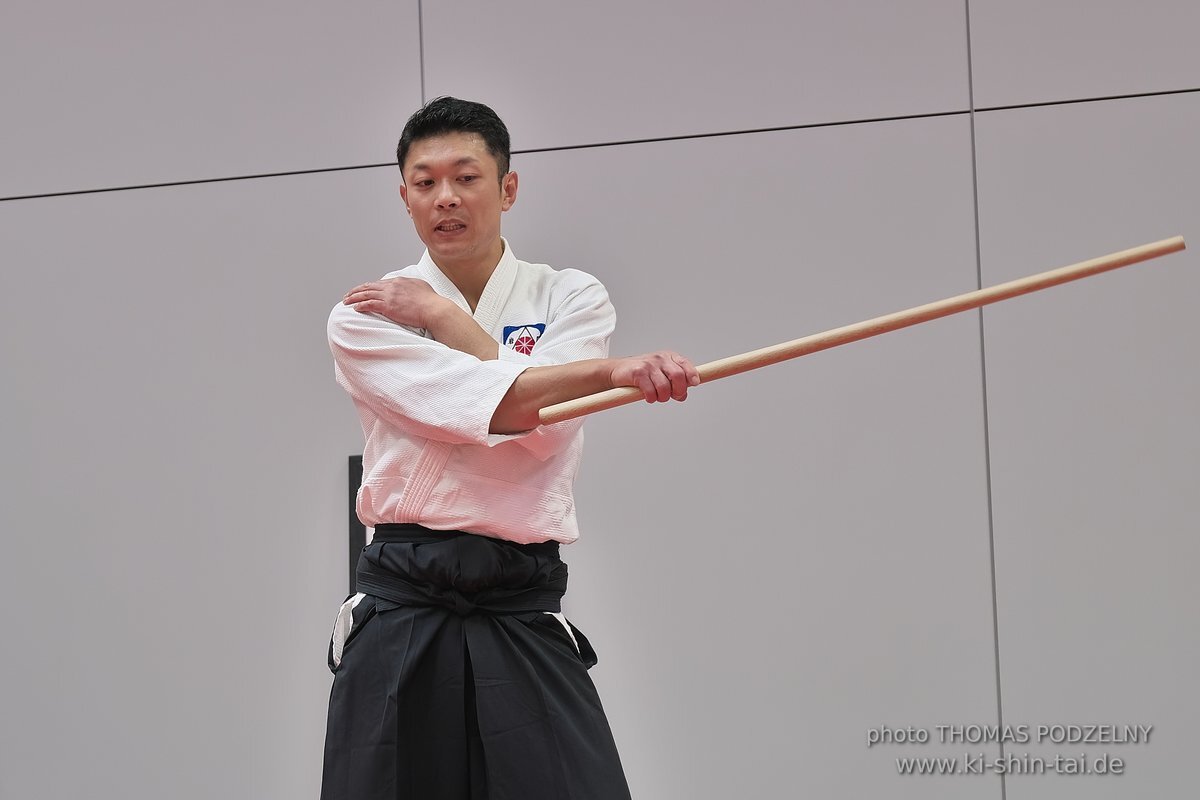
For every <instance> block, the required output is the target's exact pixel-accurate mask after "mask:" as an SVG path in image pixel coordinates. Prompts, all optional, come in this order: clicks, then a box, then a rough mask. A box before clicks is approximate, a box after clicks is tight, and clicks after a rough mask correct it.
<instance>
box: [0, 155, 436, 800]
mask: <svg viewBox="0 0 1200 800" xmlns="http://www.w3.org/2000/svg"><path fill="white" fill-rule="evenodd" d="M394 183H395V171H394V169H391V170H389V169H381V170H373V171H356V172H346V173H335V174H330V175H310V176H296V177H290V178H279V179H271V180H261V181H240V182H236V183H221V184H206V185H202V186H190V187H173V188H168V189H155V190H140V191H132V192H116V193H110V194H103V195H86V196H77V197H59V198H48V199H43V200H28V201H18V202H9V203H3V204H0V239H2V240H3V241H4V242H5V269H4V270H3V272H2V277H0V289H2V291H0V303H2V304H3V306H2V308H3V315H4V320H5V330H6V332H5V337H4V350H3V354H4V364H5V371H6V374H7V375H8V378H7V382H6V386H5V413H4V441H5V446H4V456H3V458H4V463H5V470H4V471H5V500H4V503H3V504H2V510H0V530H3V531H4V537H3V544H2V545H0V550H2V552H0V626H2V627H3V629H4V630H5V631H7V632H8V633H7V634H6V637H7V638H6V642H7V643H6V646H5V658H4V659H3V660H2V662H0V685H3V686H4V687H6V688H5V692H4V698H5V699H4V709H5V710H4V713H3V714H2V715H0V795H2V796H4V797H5V798H9V797H11V798H28V799H29V800H40V799H41V798H47V799H48V798H65V797H92V798H118V797H120V798H155V797H172V798H180V800H190V799H192V798H194V799H195V800H201V799H202V798H203V799H204V800H210V799H211V798H214V797H230V798H233V797H253V798H261V799H262V800H285V798H295V797H305V796H314V793H315V791H316V788H315V787H316V785H317V783H318V781H319V776H320V763H321V743H322V741H323V736H324V719H325V700H326V697H327V696H328V690H329V680H330V676H329V671H328V669H327V668H326V666H325V650H326V646H327V642H328V636H329V631H330V629H331V626H332V623H333V616H334V614H335V612H336V610H337V605H338V603H340V602H341V600H342V598H343V597H344V595H345V583H346V566H345V559H346V556H345V552H346V546H345V535H346V533H345V531H346V507H345V503H346V499H345V484H346V456H347V454H349V453H352V452H361V433H360V431H359V429H358V425H357V421H356V417H355V415H354V411H353V407H352V405H351V403H350V402H349V400H348V398H346V397H345V395H344V393H343V392H342V391H341V389H340V388H339V387H338V386H337V385H336V384H335V382H334V379H333V369H332V361H331V359H330V356H329V351H328V348H327V346H326V343H325V333H324V332H325V319H326V316H327V314H328V312H329V309H330V308H331V307H332V306H333V303H334V302H336V300H337V298H339V297H341V295H342V293H343V292H344V291H345V289H348V288H349V287H350V286H352V285H354V284H355V283H357V282H359V281H361V280H364V279H370V278H374V277H377V276H378V275H380V274H382V273H383V272H384V271H386V270H387V269H390V268H392V267H393V266H394V264H395V263H396V262H395V261H394V257H395V253H396V252H405V253H408V252H411V251H412V250H414V248H415V245H414V242H415V237H413V236H412V234H411V233H410V232H409V231H408V230H407V228H406V226H407V218H406V217H404V216H403V211H402V208H401V206H400V204H399V199H398V198H397V197H396V194H395V189H394Z"/></svg>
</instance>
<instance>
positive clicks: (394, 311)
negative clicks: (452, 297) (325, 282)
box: [342, 278, 450, 329]
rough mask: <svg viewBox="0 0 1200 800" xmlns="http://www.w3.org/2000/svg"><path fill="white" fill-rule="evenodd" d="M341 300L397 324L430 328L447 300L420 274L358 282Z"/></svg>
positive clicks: (355, 308)
mask: <svg viewBox="0 0 1200 800" xmlns="http://www.w3.org/2000/svg"><path fill="white" fill-rule="evenodd" d="M342 302H343V303H345V304H346V305H348V306H353V307H354V310H355V311H360V312H362V313H364V314H379V315H380V316H382V317H387V318H388V319H390V320H391V321H392V322H395V323H396V324H397V325H408V326H410V327H413V328H423V329H428V328H430V327H432V325H431V321H432V320H433V317H434V315H435V313H436V312H437V310H438V309H439V307H440V305H441V304H444V303H446V302H450V301H447V300H446V298H444V297H442V296H441V295H439V294H438V293H437V292H435V291H434V290H433V287H432V286H430V285H429V284H428V283H426V282H425V281H423V280H420V279H418V278H388V279H387V280H382V281H371V282H370V283H364V284H361V285H359V286H355V287H354V288H353V289H351V290H350V291H348V292H346V296H345V297H344V298H342Z"/></svg>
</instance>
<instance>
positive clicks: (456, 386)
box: [328, 303, 531, 447]
mask: <svg viewBox="0 0 1200 800" xmlns="http://www.w3.org/2000/svg"><path fill="white" fill-rule="evenodd" d="M328 333H329V349H330V351H331V352H332V353H333V361H334V374H335V376H336V377H337V382H338V383H339V384H340V385H341V386H342V387H343V388H344V389H345V390H346V391H347V392H349V393H350V396H351V397H353V398H354V399H355V401H357V402H358V403H361V404H363V405H365V406H366V407H367V408H369V409H370V410H371V411H372V412H373V413H374V414H375V415H376V416H377V417H379V418H380V419H381V420H383V421H385V422H386V423H387V424H389V425H391V426H393V427H395V428H397V429H398V430H401V431H403V432H405V433H408V434H410V435H414V436H420V437H421V438H424V439H433V440H435V441H439V442H447V443H449V444H479V445H486V446H488V447H491V446H493V445H496V444H499V443H500V442H503V441H508V440H509V439H512V438H513V437H512V436H501V435H496V434H491V433H488V426H489V425H490V424H491V420H492V415H493V414H494V413H495V411H496V407H497V406H498V405H500V401H501V400H502V399H503V398H504V395H505V393H507V392H508V390H509V387H511V386H512V383H513V381H515V380H516V379H517V376H518V375H520V374H521V373H522V372H524V371H525V369H526V368H528V367H529V366H531V365H530V364H520V363H515V362H513V361H511V360H500V359H497V360H494V361H480V360H479V359H478V358H476V357H475V356H472V355H468V354H466V353H462V352H459V351H458V350H454V349H452V348H450V347H447V346H446V345H444V344H441V343H440V342H437V341H434V340H433V339H428V338H426V337H424V336H422V335H421V332H420V331H418V330H416V329H413V328H409V327H407V326H404V325H397V324H396V323H394V322H392V321H391V320H387V319H384V318H383V317H380V316H376V315H374V314H363V313H360V312H358V311H355V310H354V309H353V308H352V307H350V306H346V305H343V304H341V303H339V304H338V305H337V306H335V307H334V309H333V311H332V312H331V313H330V315H329V325H328Z"/></svg>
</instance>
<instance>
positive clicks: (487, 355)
mask: <svg viewBox="0 0 1200 800" xmlns="http://www.w3.org/2000/svg"><path fill="white" fill-rule="evenodd" d="M443 301H444V302H442V303H439V305H438V309H437V311H436V312H435V313H433V314H431V315H430V318H429V320H428V323H427V325H428V330H429V334H430V335H431V336H432V337H433V338H434V341H437V342H441V343H442V344H444V345H446V346H447V347H451V348H453V349H455V350H457V351H459V352H460V353H466V354H468V355H472V356H475V357H476V358H478V359H479V360H480V361H492V360H494V359H496V358H498V357H499V347H500V346H499V345H498V344H497V343H496V340H495V339H493V338H492V337H491V336H489V335H488V332H487V331H485V330H484V329H483V328H481V327H479V323H478V322H476V321H475V318H474V317H472V316H471V315H470V314H468V313H467V312H466V311H463V310H462V309H461V308H459V307H458V305H457V304H456V303H455V302H454V301H453V300H449V299H445V298H443Z"/></svg>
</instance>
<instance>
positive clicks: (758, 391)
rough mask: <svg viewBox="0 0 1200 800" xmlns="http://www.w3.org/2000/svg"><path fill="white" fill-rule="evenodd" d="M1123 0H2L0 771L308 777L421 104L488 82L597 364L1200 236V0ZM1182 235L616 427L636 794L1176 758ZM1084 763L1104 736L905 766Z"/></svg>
mask: <svg viewBox="0 0 1200 800" xmlns="http://www.w3.org/2000/svg"><path fill="white" fill-rule="evenodd" d="M1131 8H1132V6H1130V5H1129V4H1125V3H1117V2H1080V1H1079V0H1075V1H1072V0H1052V1H1051V2H1039V3H1034V2H1026V1H1025V0H1022V2H1008V0H972V1H971V2H959V1H958V0H916V1H915V2H911V3H892V2H886V0H858V1H856V2H851V3H834V2H823V1H820V2H818V1H817V0H811V1H809V0H806V2H800V3H783V2H772V1H771V0H754V1H753V2H748V3H740V4H736V5H729V4H716V3H713V4H707V3H704V4H700V3H694V2H683V0H669V2H662V3H655V4H644V3H632V2H615V3H607V4H591V5H584V4H565V3H549V2H544V1H543V0H516V1H515V2H510V3H503V4H498V3H494V2H486V1H485V0H460V2H455V3H444V2H434V1H433V0H426V1H425V2H423V3H418V2H416V0H407V1H406V2H399V1H398V0H395V1H394V2H390V3H360V2H350V3H339V4H334V3H326V2H320V3H310V4H304V5H301V6H297V5H296V4H290V3H281V2H278V1H277V0H254V2H249V3H237V4H231V3H219V4H216V5H212V4H209V5H207V6H197V5H195V4H183V3H150V2H146V0H119V2H116V3H109V4H105V6H104V11H103V13H101V12H100V11H99V10H98V7H97V8H93V6H92V5H89V4H84V3H79V2H74V3H66V4H38V3H32V2H10V3H6V5H5V15H4V16H5V25H3V26H0V67H2V70H0V75H3V77H0V102H2V103H3V106H2V107H3V109H4V119H5V134H6V139H5V143H6V145H7V146H6V147H5V149H4V152H3V154H0V258H2V261H3V269H2V270H0V303H2V304H3V320H4V322H3V324H4V339H3V358H4V366H5V375H6V378H5V383H4V385H5V390H4V404H5V405H4V414H3V416H2V417H0V419H3V441H4V448H3V456H2V458H3V463H4V474H3V483H2V484H0V485H3V487H4V488H3V492H4V493H3V503H2V504H0V508H2V512H0V513H2V515H3V516H2V517H0V519H2V522H3V528H2V531H3V536H2V537H0V629H2V630H3V631H4V632H5V646H4V651H3V653H4V658H2V659H0V708H2V709H3V713H0V800H59V799H60V798H77V797H89V798H139V799H140V798H161V797H172V798H179V800H200V799H201V798H204V799H205V800H208V799H209V798H216V797H220V798H247V799H248V800H250V799H252V800H292V799H293V798H302V797H315V796H316V794H317V791H318V787H319V782H320V768H321V746H322V741H323V738H324V723H325V720H324V715H325V702H326V699H327V695H328V690H329V684H330V676H329V673H328V670H327V669H326V666H325V648H326V644H327V640H328V635H329V631H330V626H331V623H332V622H333V616H334V613H335V611H336V608H337V605H338V603H339V602H340V601H341V599H342V598H343V596H344V594H345V591H346V586H345V581H346V571H347V564H346V553H345V551H346V546H345V537H346V508H345V502H346V501H345V494H346V491H345V481H346V473H345V469H346V456H347V455H349V454H350V453H357V452H361V432H360V429H359V427H358V423H357V420H356V419H355V415H354V413H353V410H352V406H351V404H350V402H349V400H348V398H346V397H345V396H344V394H343V393H342V392H341V390H340V389H339V388H338V387H337V386H336V384H335V383H334V381H333V375H332V364H331V360H330V357H329V353H328V349H327V346H326V344H325V339H324V322H325V316H326V314H327V313H328V310H329V308H330V307H331V306H332V304H333V303H334V302H335V301H336V300H337V299H338V298H339V297H340V296H341V294H342V292H344V291H345V289H347V288H349V287H350V286H352V285H354V284H356V283H359V282H361V281H363V280H368V279H373V278H375V277H378V276H379V275H381V274H383V273H384V272H386V271H388V270H391V269H395V268H397V267H399V266H403V265H405V264H408V263H412V262H414V261H415V260H416V259H417V258H418V257H419V255H420V253H421V249H422V248H421V245H420V242H419V240H418V239H417V238H416V236H415V234H414V233H413V231H412V227H411V224H410V222H409V221H408V220H407V218H406V216H405V215H404V213H403V207H402V205H401V204H400V202H399V198H398V196H397V193H396V186H397V184H398V174H397V172H396V169H395V166H394V164H392V165H390V166H389V165H388V163H387V162H389V160H391V159H393V158H394V156H393V151H394V143H395V138H396V137H397V135H398V133H399V129H400V127H401V126H402V124H403V121H404V119H405V118H406V116H407V115H408V114H409V113H411V112H412V111H413V110H414V109H415V108H416V107H417V106H418V105H419V104H420V102H421V101H422V99H430V98H432V97H434V96H437V95H439V94H447V93H450V94H455V95H458V96H462V97H468V98H472V99H479V100H483V101H484V102H488V103H489V104H491V105H493V106H494V107H495V108H496V110H497V111H498V112H499V113H500V114H501V116H503V117H504V118H505V119H506V121H507V122H508V123H509V126H510V128H511V130H512V132H513V138H514V141H513V144H514V148H515V149H516V150H517V151H518V152H517V154H516V155H515V156H514V162H513V164H514V169H516V170H517V171H518V172H519V173H520V176H521V191H520V195H519V198H518V202H517V205H516V207H515V208H514V209H513V211H512V212H511V213H510V214H508V215H507V216H506V218H505V223H504V225H505V234H506V236H507V237H508V238H509V240H510V241H511V242H512V243H513V246H514V249H515V250H516V252H517V254H518V256H519V257H521V258H523V259H525V260H529V261H542V262H547V263H550V264H553V265H555V266H557V267H578V268H581V269H584V270H587V271H589V272H592V273H594V274H596V275H598V276H599V277H601V278H602V279H603V280H604V282H605V283H606V285H607V286H608V287H609V290H610V292H611V294H612V296H613V299H614V302H615V304H616V306H617V310H618V315H619V324H618V331H617V335H616V337H615V340H614V350H615V352H616V353H618V354H629V353H634V352H643V351H646V350H649V349H657V348H664V347H670V348H673V349H678V350H680V351H682V352H685V353H687V354H688V355H690V356H692V357H693V358H694V359H695V360H696V361H698V362H703V361H709V360H713V359H716V358H719V357H722V356H726V355H730V354H733V353H737V352H741V351H744V350H749V349H752V348H755V347H759V346H762V345H766V344H771V343H774V342H777V341H782V340H786V339H791V338H795V337H798V336H802V335H805V334H809V333H814V332H818V331H821V330H825V329H828V328H831V327H835V326H838V325H842V324H845V323H849V322H855V321H858V320H860V319H865V318H867V317H871V316H875V315H878V314H882V313H886V312H889V311H894V310H897V309H900V308H905V307H908V306H913V305H917V304H920V303H923V302H926V301H930V300H935V299H938V298H940V297H943V296H948V295H952V294H957V293H960V292H964V291H969V290H971V289H974V288H977V287H979V286H981V285H990V284H993V283H997V282H1000V281H1004V280H1009V279H1012V278H1016V277H1019V276H1022V275H1026V274H1032V273H1034V272H1038V271H1041V270H1044V269H1049V268H1052V267H1056V266H1062V265H1064V264H1068V263H1072V262H1075V261H1080V260H1083V259H1085V258H1090V257H1092V256H1097V255H1101V254H1104V253H1107V252H1111V251H1114V250H1119V249H1123V248H1125V247H1130V246H1133V245H1136V244H1141V243H1143V242H1148V241H1152V240H1155V239H1160V238H1164V237H1167V236H1171V235H1174V234H1182V235H1184V236H1185V237H1187V238H1188V239H1189V240H1190V242H1191V244H1192V246H1193V248H1200V228H1198V227H1197V224H1196V220H1197V219H1200V189H1198V188H1197V187H1200V166H1198V164H1200V162H1198V161H1197V159H1196V157H1195V141H1196V131H1197V130H1200V51H1198V50H1197V49H1196V48H1195V47H1194V46H1193V45H1192V43H1191V34H1190V32H1191V31H1194V30H1195V27H1196V24H1197V23H1198V22H1200V19H1198V18H1197V10H1196V9H1197V7H1196V4H1195V3H1194V2H1191V0H1154V1H1153V2H1146V3H1142V4H1139V5H1138V7H1137V9H1138V10H1137V13H1134V11H1132V10H1131ZM767 129H769V130H767ZM347 168H350V169H347ZM1198 260H1200V259H1198V258H1197V256H1196V249H1193V250H1191V251H1186V252H1184V253H1182V254H1177V255H1173V256H1170V257H1168V258H1166V259H1163V260H1162V261H1159V262H1151V263H1149V264H1145V265H1139V266H1135V267H1130V268H1129V269H1126V270H1121V271H1119V272H1117V273H1114V274H1110V275H1105V276H1101V277H1097V278H1093V279H1089V280H1087V281H1083V282H1081V283H1077V284H1072V285H1070V286H1066V287H1060V288H1057V289H1053V290H1049V291H1046V292H1043V293H1040V294H1038V295H1035V296H1032V297H1027V298H1022V299H1018V300H1014V301H1011V302H1008V303H1005V304H1001V305H997V306H993V307H991V308H989V309H987V310H985V311H983V312H982V313H979V312H975V313H969V314H964V315H960V316H958V317H954V318H950V319H946V320H941V321H938V322H934V323H929V324H927V325H923V326H920V327H917V328H913V329H910V330H907V331H904V332H899V333H895V334H890V335H888V336H885V337H882V338H879V339H875V340H872V341H869V342H862V343H858V344H855V345H850V346H847V347H845V348H840V349H836V350H833V351H828V352H825V353H820V354H817V355H813V356H810V357H807V358H804V359H801V360H799V361H796V362H793V363H790V364H787V365H781V366H778V367H774V368H771V369H768V370H762V371H759V372H754V373H749V374H746V375H743V376H740V377H737V378H732V379H730V380H727V381H722V382H720V383H716V384H713V385H711V386H704V387H701V388H699V389H697V390H695V392H694V393H693V396H692V398H691V399H690V400H689V401H688V402H687V403H686V404H685V405H682V406H669V407H653V408H650V407H644V406H633V407H629V408H625V409H619V410H615V411H610V412H606V413H604V414H600V415H597V416H596V417H595V418H593V419H592V420H590V421H589V423H588V426H587V431H588V434H587V435H588V447H587V454H586V457H585V459H584V464H583V470H582V474H581V476H580V480H579V482H578V484H577V499H578V503H579V514H580V521H581V525H582V528H583V538H582V539H581V540H580V542H579V543H577V544H575V545H572V546H571V547H570V548H568V549H566V550H565V552H564V555H565V557H566V559H567V560H568V561H569V562H570V565H571V571H572V579H571V580H572V586H571V590H570V593H569V595H568V598H567V611H568V613H569V614H570V615H571V616H572V618H573V620H574V621H575V622H576V623H577V624H578V625H579V626H580V627H581V628H583V629H584V630H585V631H586V632H587V633H588V635H589V637H590V638H591V639H592V641H593V643H594V644H595V645H596V647H597V649H598V651H599V653H600V664H599V665H598V666H597V667H596V668H595V669H594V670H593V673H592V674H593V677H594V679H595V681H596V683H597V685H598V686H599V688H600V691H601V695H602V697H603V698H604V701H605V705H606V709H607V710H608V713H609V716H610V720H611V722H612V725H613V728H614V731H615V733H616V737H617V742H618V745H619V747H620V749H621V752H622V757H623V760H624V763H625V767H626V772H627V774H628V776H629V779H630V784H631V787H632V789H633V792H634V796H635V797H638V798H653V799H654V800H674V799H676V798H678V799H679V800H725V799H726V798H734V797H738V798H741V797H745V798H779V797H830V798H842V797H845V798H862V797H887V798H921V799H922V800H923V799H924V798H942V797H944V798H1007V799H1008V800H1014V799H1017V800H1025V799H1026V798H1029V799H1032V798H1043V797H1044V798H1051V797H1053V798H1133V797H1139V798H1140V797H1162V798H1175V797H1190V796H1192V794H1194V785H1195V778H1194V775H1193V774H1192V768H1191V761H1190V755H1191V754H1192V753H1195V752H1197V751H1198V750H1200V730H1198V729H1197V728H1196V725H1195V722H1194V720H1195V719H1196V718H1197V714H1198V712H1200V694H1198V693H1197V691H1196V689H1195V688H1194V685H1193V681H1194V676H1195V675H1196V674H1198V673H1200V629H1198V627H1197V626H1196V624H1195V622H1194V619H1195V618H1196V616H1197V613H1198V612H1200V590H1198V589H1197V587H1196V581H1195V580H1194V579H1193V578H1192V576H1191V574H1190V572H1191V570H1190V567H1191V565H1192V564H1194V563H1196V562H1197V560H1200V545H1198V544H1197V541H1198V539H1197V537H1196V535H1195V534H1196V528H1197V526H1196V524H1195V522H1194V515H1193V513H1192V508H1191V502H1190V501H1191V499H1192V497H1193V495H1194V493H1195V486H1196V485H1197V482H1198V480H1200V466H1198V464H1197V460H1198V458H1200V424H1198V423H1197V421H1196V419H1195V409H1196V408H1198V407H1200V376H1198V374H1197V369H1196V356H1195V343H1196V342H1197V341H1200V323H1198V322H1197V315H1196V314H1195V313H1194V311H1193V309H1192V306H1191V301H1192V299H1193V298H1195V297H1196V296H1197V295H1198V294H1200V273H1197V268H1198V267H1200V264H1197V261H1198ZM973 724H974V725H988V726H1000V725H1010V726H1014V728H1016V729H1018V730H1019V728H1020V726H1028V728H1029V733H1030V736H1031V738H1032V739H1033V741H1030V742H1020V741H1017V742H1008V743H1004V744H1003V745H1001V744H1000V743H997V742H994V741H993V742H982V743H973V742H962V741H954V742H951V741H944V742H943V741H940V739H941V735H940V731H941V730H944V729H939V727H938V726H967V725H973ZM1039 725H1044V726H1056V725H1061V726H1072V725H1075V726H1080V727H1081V728H1084V729H1085V730H1086V726H1098V725H1106V726H1118V727H1120V726H1125V725H1143V726H1150V725H1152V726H1153V732H1152V733H1151V735H1150V740H1149V742H1147V743H1141V744H1133V743H1111V742H1110V743H1077V742H1056V741H1050V740H1049V738H1047V740H1046V741H1042V742H1038V741H1037V726H1039ZM883 726H887V727H888V728H889V729H890V730H892V731H895V730H900V729H904V730H907V729H909V728H912V729H913V730H917V729H920V730H925V731H927V732H928V733H929V736H930V741H929V742H927V743H924V744H895V743H884V744H877V745H875V746H873V747H868V746H867V735H868V731H869V730H872V729H876V730H879V729H881V728H882V727H883ZM1064 732H1065V731H1064ZM1053 735H1055V736H1056V735H1057V731H1054V732H1053ZM1081 753H1085V754H1086V755H1087V760H1088V761H1089V762H1093V763H1094V760H1095V759H1097V758H1099V757H1101V756H1103V755H1105V754H1107V756H1108V757H1109V758H1110V759H1111V758H1113V757H1115V758H1120V759H1122V760H1123V761H1124V764H1125V768H1124V773H1125V774H1123V775H1120V776H1116V775H1084V776H1078V775H1073V776H1064V775H1055V774H1038V775H1009V776H1003V777H1002V776H1000V775H998V774H996V773H995V772H994V771H992V770H990V769H989V770H987V771H986V774H981V775H974V774H959V775H943V776H933V775H924V776H918V775H901V774H900V770H899V767H898V764H897V759H898V758H903V757H908V756H917V757H947V758H958V759H959V766H960V767H961V766H962V763H963V759H964V756H965V755H967V754H970V755H972V756H974V755H979V754H982V756H983V758H984V759H986V760H989V761H992V762H995V761H997V760H1000V759H1002V758H1013V759H1016V762H1015V763H1017V764H1018V765H1019V764H1022V763H1023V764H1026V765H1029V764H1032V762H1033V759H1034V758H1041V759H1043V760H1044V761H1043V763H1045V764H1046V765H1047V767H1046V772H1047V773H1054V772H1055V769H1056V762H1055V757H1056V756H1057V757H1059V759H1060V760H1059V762H1058V765H1057V766H1058V768H1059V769H1060V770H1062V769H1066V764H1065V762H1063V761H1062V759H1063V758H1064V757H1072V758H1078V757H1079V756H1080V754H1081ZM1022 759H1024V761H1022Z"/></svg>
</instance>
